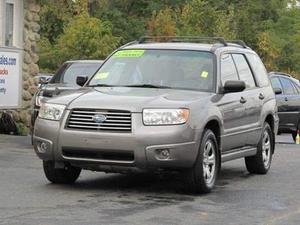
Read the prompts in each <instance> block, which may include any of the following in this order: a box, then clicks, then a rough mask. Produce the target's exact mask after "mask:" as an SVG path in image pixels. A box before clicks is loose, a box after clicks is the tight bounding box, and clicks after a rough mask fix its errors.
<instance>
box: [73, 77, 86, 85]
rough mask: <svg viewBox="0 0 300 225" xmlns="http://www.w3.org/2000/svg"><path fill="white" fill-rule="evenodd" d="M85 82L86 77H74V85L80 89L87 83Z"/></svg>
mask: <svg viewBox="0 0 300 225" xmlns="http://www.w3.org/2000/svg"><path fill="white" fill-rule="evenodd" d="M87 80H88V77H83V76H78V77H76V84H78V85H79V86H81V87H82V86H83V85H84V84H85V83H86V82H87Z"/></svg>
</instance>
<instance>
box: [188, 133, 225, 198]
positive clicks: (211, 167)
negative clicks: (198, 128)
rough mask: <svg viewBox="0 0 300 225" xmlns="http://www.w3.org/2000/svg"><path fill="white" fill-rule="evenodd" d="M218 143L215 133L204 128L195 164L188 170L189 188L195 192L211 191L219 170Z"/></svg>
mask: <svg viewBox="0 0 300 225" xmlns="http://www.w3.org/2000/svg"><path fill="white" fill-rule="evenodd" d="M218 154H219V151H218V144H217V140H216V136H215V134H214V133H213V132H212V131H211V130H209V129H206V130H204V135H203V138H202V141H201V144H200V149H199V154H198V157H197V160H196V163H195V165H194V166H193V168H192V169H190V170H189V171H188V181H189V184H190V185H189V190H190V191H192V192H194V193H209V192H210V191H211V190H212V189H213V187H214V185H215V181H216V179H217V174H218V171H219V157H218Z"/></svg>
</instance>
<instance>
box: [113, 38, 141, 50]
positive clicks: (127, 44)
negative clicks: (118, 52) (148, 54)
mask: <svg viewBox="0 0 300 225" xmlns="http://www.w3.org/2000/svg"><path fill="white" fill-rule="evenodd" d="M138 43H139V41H137V40H135V41H131V42H128V43H126V44H124V45H122V46H120V47H119V48H118V49H122V48H125V47H127V46H129V45H134V44H138Z"/></svg>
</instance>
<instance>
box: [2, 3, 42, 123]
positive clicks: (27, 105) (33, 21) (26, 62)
mask: <svg viewBox="0 0 300 225" xmlns="http://www.w3.org/2000/svg"><path fill="white" fill-rule="evenodd" d="M5 1H7V2H8V1H16V9H17V7H22V8H21V9H20V10H16V12H18V14H17V15H16V17H15V19H14V25H15V27H19V28H18V30H17V31H16V43H18V44H14V45H13V46H12V47H11V48H12V49H13V48H18V49H22V53H23V65H22V79H23V91H22V93H21V94H22V104H21V108H19V109H15V110H9V111H8V110H6V111H8V112H11V113H12V115H13V118H14V120H15V121H16V122H18V123H23V124H24V125H26V126H27V127H29V126H30V120H31V118H30V114H31V104H32V97H33V95H34V94H35V92H36V91H37V83H36V79H35V76H36V75H37V74H38V72H39V67H38V65H37V62H38V60H39V57H38V46H37V42H38V40H39V38H40V35H39V30H40V25H39V21H40V16H39V12H40V5H39V4H38V0H0V4H4V3H5ZM1 2H2V3H1ZM20 2H21V3H22V4H20ZM0 9H1V7H0ZM2 9H3V8H2ZM0 14H1V13H0ZM2 15H3V14H2ZM0 23H3V18H2V17H1V18H0ZM0 33H1V32H0ZM20 38H21V40H19V39H20ZM2 39H3V37H2ZM3 43H4V42H3V41H2V45H3ZM0 47H1V44H0ZM4 47H5V46H4ZM16 94H18V93H16Z"/></svg>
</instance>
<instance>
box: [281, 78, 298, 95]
mask: <svg viewBox="0 0 300 225" xmlns="http://www.w3.org/2000/svg"><path fill="white" fill-rule="evenodd" d="M280 81H281V83H282V87H283V92H284V94H286V95H295V94H298V93H297V90H296V89H295V87H294V85H293V83H292V82H291V81H290V80H289V79H286V78H280Z"/></svg>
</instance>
